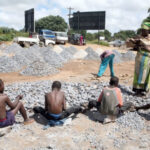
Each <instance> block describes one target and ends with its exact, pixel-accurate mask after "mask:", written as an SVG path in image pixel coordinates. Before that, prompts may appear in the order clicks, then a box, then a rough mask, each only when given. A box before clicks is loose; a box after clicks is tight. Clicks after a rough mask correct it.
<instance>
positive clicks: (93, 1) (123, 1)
mask: <svg viewBox="0 0 150 150" xmlns="http://www.w3.org/2000/svg"><path fill="white" fill-rule="evenodd" d="M68 7H72V8H74V9H73V10H72V12H77V11H80V12H82V11H106V29H107V30H109V31H110V32H112V33H115V32H118V31H120V30H136V29H138V28H139V27H140V25H141V22H142V20H143V19H144V18H146V17H147V16H148V13H147V11H148V8H150V0H34V1H31V0H0V26H6V27H12V28H15V29H17V30H19V29H23V28H24V11H25V10H28V9H31V8H34V9H35V19H36V20H38V19H39V18H42V17H45V16H48V15H60V16H61V17H63V18H64V19H65V21H66V22H68V16H67V15H68V12H69V11H68V9H67V8H68Z"/></svg>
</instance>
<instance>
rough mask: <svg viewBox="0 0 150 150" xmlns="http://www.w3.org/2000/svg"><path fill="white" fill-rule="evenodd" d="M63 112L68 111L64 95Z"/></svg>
mask: <svg viewBox="0 0 150 150" xmlns="http://www.w3.org/2000/svg"><path fill="white" fill-rule="evenodd" d="M63 110H66V100H65V95H64V94H63Z"/></svg>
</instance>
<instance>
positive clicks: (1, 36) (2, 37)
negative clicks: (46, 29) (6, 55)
mask: <svg viewBox="0 0 150 150" xmlns="http://www.w3.org/2000/svg"><path fill="white" fill-rule="evenodd" d="M18 36H23V37H29V33H26V32H16V33H7V34H0V41H12V40H13V38H14V37H18Z"/></svg>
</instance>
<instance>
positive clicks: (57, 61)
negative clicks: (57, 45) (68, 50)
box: [40, 47, 64, 67]
mask: <svg viewBox="0 0 150 150" xmlns="http://www.w3.org/2000/svg"><path fill="white" fill-rule="evenodd" d="M40 52H41V55H42V56H43V59H44V61H45V62H46V63H48V64H49V65H50V66H51V67H62V64H63V63H64V58H62V57H61V55H59V54H57V53H56V52H55V51H53V50H52V49H51V48H50V47H45V48H41V50H40Z"/></svg>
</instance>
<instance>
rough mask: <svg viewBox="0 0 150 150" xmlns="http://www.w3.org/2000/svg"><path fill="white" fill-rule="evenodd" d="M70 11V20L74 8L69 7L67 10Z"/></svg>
mask: <svg viewBox="0 0 150 150" xmlns="http://www.w3.org/2000/svg"><path fill="white" fill-rule="evenodd" d="M67 9H68V10H69V14H68V16H69V19H70V17H71V15H72V14H71V10H73V9H74V8H71V7H69V8H67Z"/></svg>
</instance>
